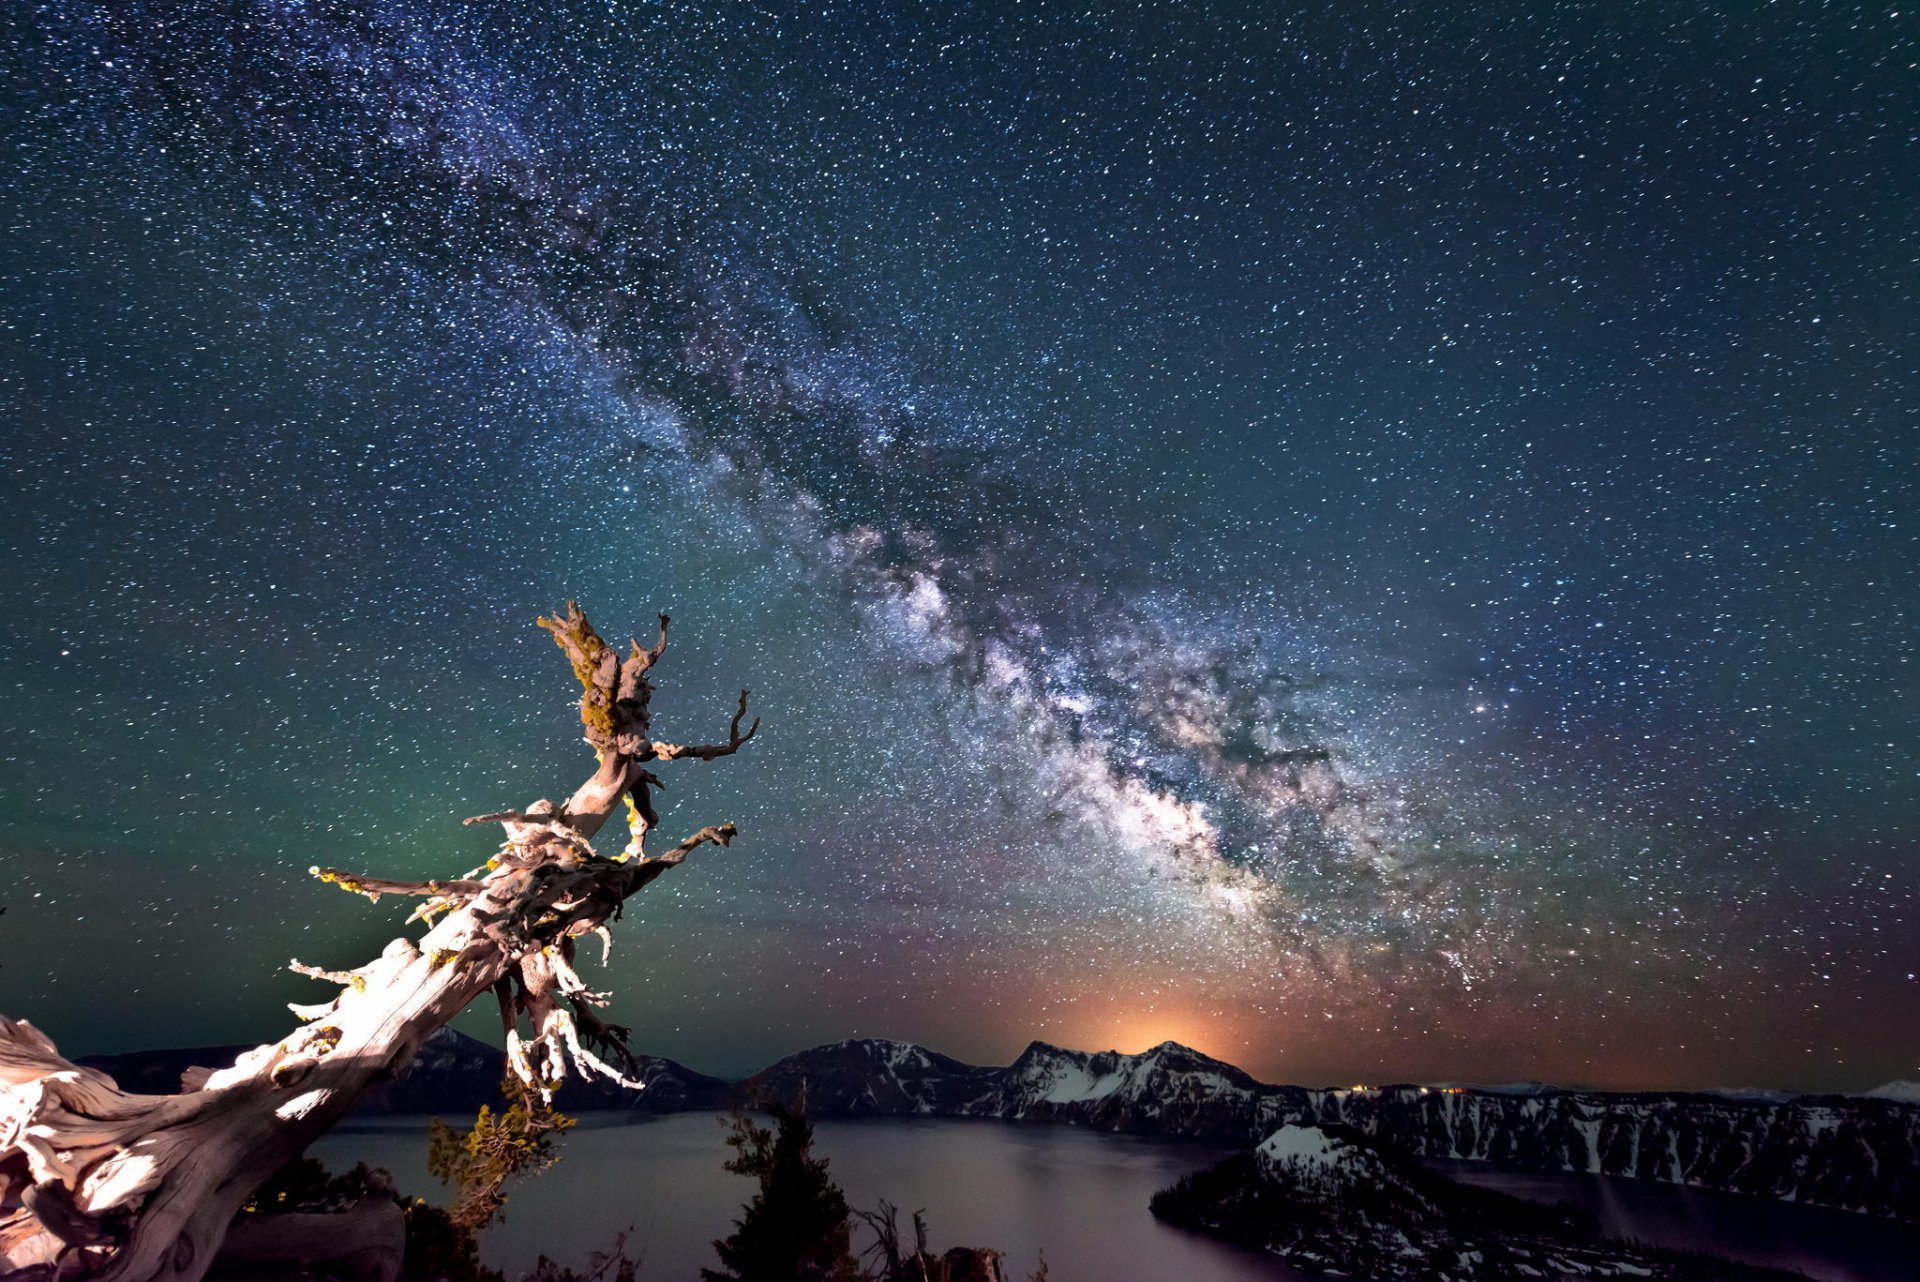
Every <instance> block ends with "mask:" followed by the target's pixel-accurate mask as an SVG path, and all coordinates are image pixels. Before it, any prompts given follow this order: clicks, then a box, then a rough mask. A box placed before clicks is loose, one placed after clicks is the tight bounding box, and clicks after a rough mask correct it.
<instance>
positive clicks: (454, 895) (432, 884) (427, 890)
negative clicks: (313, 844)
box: [307, 865, 487, 903]
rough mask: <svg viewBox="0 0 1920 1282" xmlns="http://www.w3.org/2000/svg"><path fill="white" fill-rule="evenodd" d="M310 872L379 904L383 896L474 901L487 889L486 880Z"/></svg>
mask: <svg viewBox="0 0 1920 1282" xmlns="http://www.w3.org/2000/svg"><path fill="white" fill-rule="evenodd" d="M307 871H308V872H309V873H311V874H313V875H314V876H315V877H318V878H319V879H320V880H321V881H324V882H330V883H331V884H333V885H335V886H338V887H340V889H342V890H344V891H347V892H348V893H349V894H355V895H365V896H366V897H367V898H368V899H370V900H372V901H374V902H376V903H377V902H379V899H380V896H382V895H433V896H435V897H437V898H441V899H471V898H473V897H474V896H475V895H478V894H480V893H482V892H483V891H485V890H486V888H487V883H486V882H484V881H462V880H458V879H456V880H453V881H389V880H387V879H386V878H385V877H362V876H360V875H359V874H358V873H348V872H341V871H340V870H339V869H338V868H321V867H319V866H317V865H316V866H315V867H312V868H309V869H307Z"/></svg>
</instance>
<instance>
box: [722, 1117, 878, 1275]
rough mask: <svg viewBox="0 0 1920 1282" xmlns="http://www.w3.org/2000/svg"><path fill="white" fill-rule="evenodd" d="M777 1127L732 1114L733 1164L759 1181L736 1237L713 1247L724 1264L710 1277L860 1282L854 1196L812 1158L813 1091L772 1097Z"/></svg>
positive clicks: (730, 1142) (734, 1169)
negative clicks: (809, 1105) (792, 1097)
mask: <svg viewBox="0 0 1920 1282" xmlns="http://www.w3.org/2000/svg"><path fill="white" fill-rule="evenodd" d="M766 1107H767V1112H768V1113H769V1114H770V1115H771V1116H772V1118H773V1121H774V1125H775V1129H774V1130H768V1129H767V1128H766V1127H764V1126H758V1125H755V1124H754V1121H753V1119H752V1118H751V1117H749V1116H747V1115H746V1114H744V1113H741V1114H738V1115H736V1116H735V1117H734V1119H733V1133H732V1134H731V1135H729V1136H728V1137H727V1144H728V1146H729V1147H731V1148H732V1149H733V1151H734V1155H733V1156H732V1157H731V1158H729V1159H728V1161H727V1169H728V1170H729V1171H732V1172H733V1173H734V1174H735V1175H745V1176H749V1177H750V1178H752V1179H755V1180H758V1181H759V1182H760V1190H759V1192H757V1193H755V1194H754V1196H753V1200H752V1201H751V1202H749V1203H747V1205H746V1208H745V1211H744V1213H743V1214H742V1215H741V1217H740V1218H739V1219H738V1220H736V1221H734V1232H733V1235H732V1236H731V1237H727V1238H723V1239H720V1240H718V1241H716V1242H714V1244H713V1248H714V1250H715V1251H717V1252H718V1253H719V1255H720V1263H721V1266H722V1267H721V1268H720V1269H717V1270H716V1269H702V1270H700V1276H701V1278H702V1279H703V1282H858V1279H859V1278H860V1276H861V1274H860V1266H859V1264H858V1263H857V1262H856V1261H855V1260H854V1258H853V1251H852V1224H851V1221H850V1216H849V1212H848V1209H847V1199H846V1196H845V1194H843V1193H841V1191H840V1187H839V1185H837V1184H835V1183H834V1182H833V1180H832V1179H831V1178H829V1177H828V1175H827V1163H826V1159H824V1158H816V1157H814V1156H813V1123H812V1122H811V1121H810V1120H808V1118H807V1112H806V1094H805V1092H804V1091H803V1092H802V1093H801V1096H800V1099H799V1101H798V1102H797V1103H796V1104H794V1105H792V1106H788V1105H785V1104H781V1103H777V1102H775V1103H769V1104H768V1105H767V1106H766Z"/></svg>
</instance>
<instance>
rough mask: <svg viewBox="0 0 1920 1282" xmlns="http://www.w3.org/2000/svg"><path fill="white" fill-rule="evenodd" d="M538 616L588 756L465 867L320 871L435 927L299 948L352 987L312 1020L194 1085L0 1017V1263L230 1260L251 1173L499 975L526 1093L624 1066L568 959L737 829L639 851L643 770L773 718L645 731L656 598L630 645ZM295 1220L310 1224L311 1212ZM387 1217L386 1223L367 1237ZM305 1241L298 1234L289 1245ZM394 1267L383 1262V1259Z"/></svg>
mask: <svg viewBox="0 0 1920 1282" xmlns="http://www.w3.org/2000/svg"><path fill="white" fill-rule="evenodd" d="M539 623H540V626H541V627H543V628H545V629H546V630H547V631H548V632H550V633H552V634H553V638H554V640H555V641H556V642H557V643H558V644H559V646H560V648H561V649H562V650H563V651H565V652H566V655H567V658H568V659H569V660H570V661H571V662H572V664H573V672H574V676H575V677H577V678H578V679H579V682H580V687H581V696H580V720H581V722H582V723H583V724H584V725H585V727H586V740H587V743H588V744H589V745H590V746H591V747H592V748H593V750H594V753H595V756H596V757H597V758H598V766H597V768H596V769H595V770H594V772H593V774H592V776H591V777H590V778H588V779H587V781H586V782H585V783H583V784H582V785H581V786H580V787H579V788H578V789H577V790H576V791H575V792H574V794H573V795H572V796H571V797H569V798H568V799H567V800H566V802H565V803H564V804H561V805H555V804H554V803H552V802H551V801H545V800H542V801H537V802H534V803H533V804H532V805H530V806H528V807H527V808H526V809H525V810H524V811H505V812H501V813H498V814H491V815H484V816H481V817H479V818H476V819H469V820H467V822H468V823H470V824H474V823H498V824H500V825H501V826H502V827H503V828H504V829H505V832H506V841H505V843H504V844H502V846H501V847H500V850H499V853H498V854H496V855H495V856H494V857H493V858H492V859H490V860H488V861H487V863H486V865H485V866H484V867H481V868H476V869H474V870H473V871H471V872H469V873H467V874H466V875H464V876H461V877H456V878H451V879H448V880H445V881H390V880H385V879H382V878H377V877H368V876H359V875H356V874H352V873H346V872H341V871H338V870H336V869H331V868H315V869H313V870H312V871H313V873H314V875H315V876H318V877H319V878H321V879H322V880H324V881H327V882H331V883H333V884H335V885H338V886H340V887H342V888H344V889H346V890H349V891H352V892H354V893H356V894H361V895H365V896H366V897H367V898H368V899H369V900H374V901H377V900H378V899H379V898H380V896H382V895H406V896H413V897H416V898H418V899H420V900H421V903H420V905H419V906H418V908H417V909H416V910H415V912H414V913H413V915H412V916H411V917H409V918H408V921H409V922H412V921H415V920H418V919H424V920H426V922H427V923H428V929H427V930H426V932H425V933H424V934H423V935H422V936H421V937H420V938H419V939H418V940H414V939H409V938H405V937H402V938H398V939H395V940H393V941H392V942H391V943H389V944H388V945H387V946H386V949H385V950H384V951H383V952H382V953H381V954H380V956H378V957H376V958H374V959H373V960H372V961H370V962H368V963H367V964H365V965H363V966H360V967H357V968H355V969H353V970H348V971H330V970H324V969H321V968H318V967H312V966H305V965H302V964H301V963H299V962H294V963H293V969H294V970H296V971H298V972H299V973H301V974H303V975H309V976H311V977H313V978H315V979H318V980H321V981H322V982H325V983H330V984H336V985H338V986H339V991H338V992H337V993H336V994H335V995H334V996H333V997H331V998H330V999H328V1000H326V1001H323V1002H320V1003H317V1004H314V1005H296V1006H294V1007H293V1008H292V1009H293V1011H294V1013H295V1014H296V1015H298V1016H299V1017H300V1018H301V1020H302V1021H304V1022H303V1024H302V1025H301V1027H299V1028H297V1029H296V1030H294V1031H293V1032H291V1033H289V1034H288V1035H287V1036H286V1037H284V1038H282V1039H280V1040H279V1041H277V1042H273V1043H270V1044H268V1045H265V1046H259V1047H256V1048H254V1049H253V1050H250V1051H248V1052H246V1053H245V1054H243V1055H241V1056H240V1057H239V1058H238V1059H236V1060H235V1061H234V1063H233V1064H231V1065H229V1066H227V1067H224V1068H220V1069H217V1070H211V1069H193V1070H189V1071H188V1073H187V1074H185V1075H184V1078H183V1081H182V1093H180V1094H178V1095H164V1096H161V1095H131V1094H127V1093H125V1092H123V1091H121V1090H120V1089H119V1088H118V1087H116V1086H115V1085H114V1083H113V1082H112V1080H111V1079H109V1078H108V1077H107V1076H106V1075H105V1074H103V1073H100V1072H97V1071H95V1070H92V1069H87V1068H81V1067H79V1066H77V1065H75V1064H72V1063H69V1062H68V1061H67V1060H65V1059H63V1058H61V1056H60V1055H59V1053H58V1052H57V1051H56V1050H55V1049H54V1045H53V1043H52V1042H51V1041H50V1040H49V1039H48V1038H47V1037H46V1036H45V1035H44V1034H42V1033H41V1032H39V1031H38V1030H37V1029H35V1028H33V1027H32V1026H31V1025H30V1024H28V1023H26V1022H25V1021H24V1020H22V1021H17V1022H16V1021H12V1020H8V1019H6V1018H4V1017H0V1274H6V1273H8V1272H9V1270H23V1271H25V1276H28V1277H34V1276H38V1277H41V1278H45V1279H55V1278H103V1279H116V1280H118V1282H157V1280H160V1279H166V1280H168V1282H173V1280H178V1282H192V1280H193V1279H198V1278H200V1277H202V1276H203V1275H205V1274H206V1273H207V1271H208V1270H209V1268H210V1267H213V1266H215V1265H216V1263H217V1262H219V1260H218V1257H219V1256H220V1252H221V1247H222V1243H223V1242H224V1241H225V1240H226V1239H227V1231H228V1228H229V1226H230V1225H231V1224H232V1223H233V1220H234V1216H235V1214H236V1213H237V1212H238V1211H239V1210H240V1208H241V1206H242V1205H243V1204H244V1203H245V1201H246V1200H247V1198H248V1196H249V1195H250V1194H251V1193H252V1192H253V1190H254V1189H255V1188H257V1187H258V1186H259V1185H260V1183H261V1182H262V1181H263V1180H265V1179H266V1178H267V1176H269V1175H270V1174H272V1173H273V1172H274V1171H275V1170H277V1169H278V1168H279V1167H280V1166H281V1165H282V1164H283V1163H285V1162H286V1161H287V1160H289V1159H290V1158H292V1157H294V1156H295V1155H297V1154H298V1153H300V1152H301V1150H303V1149H304V1148H306V1146H307V1145H308V1143H309V1142H310V1141H312V1140H313V1139H314V1138H315V1137H316V1136H318V1135H320V1134H321V1133H322V1132H324V1131H325V1130H326V1129H327V1128H328V1127H330V1126H331V1125H332V1124H333V1123H334V1122H335V1121H336V1120H337V1119H338V1118H339V1117H340V1116H341V1115H342V1114H343V1113H345V1112H346V1111H347V1110H348V1108H349V1107H350V1106H351V1105H352V1104H353V1102H354V1100H355V1098H356V1097H357V1096H359V1095H360V1093H361V1092H362V1091H363V1090H365V1089H366V1088H367V1087H368V1086H370V1085H372V1084H374V1083H375V1082H377V1081H380V1080H383V1079H385V1078H388V1077H391V1076H392V1075H393V1074H395V1073H397V1072H398V1071H399V1070H401V1069H402V1068H404V1067H406V1065H407V1064H408V1063H410V1062H411V1061H412V1059H413V1056H414V1054H415V1053H416V1052H417V1051H418V1050H419V1047H420V1044H421V1043H422V1042H423V1041H425V1040H426V1038H427V1037H428V1035H429V1034H431V1033H432V1032H433V1031H434V1030H435V1029H437V1028H439V1027H440V1026H441V1025H442V1024H444V1023H446V1022H447V1020H449V1019H451V1018H452V1017H453V1016H454V1015H456V1014H457V1013H459V1012H460V1011H461V1010H463V1009H464V1008H465V1007H466V1006H467V1004H468V1003H469V1002H471V1001H473V1000H474V999H475V998H476V997H479V996H480V995H481V994H483V993H486V992H488V991H491V992H493V993H494V995H495V996H496V997H497V998H498V999H499V1002H500V1011H501V1018H502V1021H503V1023H504V1024H505V1027H506V1033H507V1050H508V1056H509V1061H510V1063H511V1064H512V1066H513V1069H514V1071H515V1072H517V1073H518V1074H519V1075H520V1077H521V1078H522V1079H523V1080H524V1081H526V1082H527V1083H528V1084H529V1085H530V1086H531V1087H532V1088H533V1089H534V1090H536V1091H538V1092H540V1093H541V1094H543V1095H547V1094H550V1093H551V1091H552V1090H553V1088H554V1087H555V1086H557V1085H558V1084H559V1082H560V1081H561V1080H562V1079H563V1078H564V1077H565V1076H566V1075H567V1073H568V1071H569V1065H571V1066H572V1067H573V1069H575V1070H577V1071H579V1072H580V1073H583V1074H601V1075H604V1076H608V1077H612V1078H614V1079H616V1080H625V1075H626V1073H627V1072H628V1071H630V1066H631V1063H632V1060H631V1057H630V1055H629V1053H628V1051H627V1048H626V1030H625V1029H623V1028H620V1027H618V1026H617V1025H613V1024H609V1023H606V1022H604V1021H603V1020H601V1019H600V1017H599V1015H598V1014H597V1009H598V1008H599V1007H601V1006H603V1005H604V1004H605V1002H606V1000H607V996H606V994H604V993H599V992H595V991H593V990H592V989H591V988H589V987H588V986H587V984H586V983H585V982H584V981H583V980H582V979H581V978H580V976H579V975H578V974H577V973H576V972H575V970H574V951H575V948H576V946H577V945H578V943H579V941H580V939H581V938H582V937H583V936H586V935H599V936H600V937H601V939H602V942H603V945H606V946H610V944H611V936H610V935H608V933H607V926H608V924H609V923H611V922H613V921H615V920H617V919H618V918H619V916H620V912H621V905H622V904H623V903H625V901H626V899H627V897H628V896H630V895H632V894H634V893H635V892H637V891H639V890H640V889H641V888H642V887H644V886H646V885H647V884H648V883H649V882H651V881H653V880H654V879H655V878H657V877H659V876H660V875H661V874H662V873H664V872H666V871H667V870H668V869H670V868H673V867H675V866H676V865H678V864H679V863H680V862H681V861H683V860H684V859H686V857H687V856H688V855H689V854H691V853H693V851H694V850H696V849H698V848H699V847H700V846H702V845H705V844H707V843H710V842H711V843H715V844H718V845H722V846H724V845H727V844H728V843H729V842H731V841H732V839H733V835H734V828H733V825H732V824H730V823H729V824H721V825H720V826H718V827H709V828H702V829H700V830H699V831H698V832H696V833H694V834H693V835H692V836H690V837H688V838H686V839H685V840H684V841H682V842H680V843H679V844H678V845H676V846H674V847H673V848H672V849H670V850H668V851H666V852H664V853H662V854H657V855H649V854H647V853H646V852H645V850H644V845H645V843H646V839H647V836H648V833H649V832H650V831H651V830H652V829H653V827H654V826H655V825H656V824H657V823H658V822H659V814H658V812H657V811H656V810H655V808H654V805H653V801H652V793H653V790H654V789H655V788H658V787H659V786H660V780H659V778H658V776H656V775H654V774H653V773H652V771H651V769H650V767H652V766H654V765H656V764H658V763H660V762H667V761H677V760H681V759H684V758H689V757H691V758H694V759H696V760H700V761H712V760H714V759H716V758H719V757H725V756H729V755H731V754H732V753H734V752H737V751H738V750H739V749H740V746H741V745H742V744H744V743H746V742H747V741H748V740H749V739H751V738H752V737H753V734H754V731H755V730H757V729H759V725H760V723H759V721H758V720H757V719H756V720H755V721H754V722H753V724H752V725H749V726H748V727H747V728H746V729H744V730H742V729H741V722H742V720H743V719H744V718H745V716H746V710H747V692H746V691H744V690H742V691H741V692H740V702H739V706H738V709H737V710H736V711H735V712H734V714H733V721H732V724H731V726H730V727H729V729H728V733H727V737H726V739H725V740H724V741H723V742H719V743H707V744H679V743H668V742H665V741H662V740H657V739H654V738H653V736H652V713H651V709H650V706H649V704H650V700H651V697H652V695H653V691H654V687H653V685H652V683H651V682H650V681H649V680H648V674H649V672H650V671H651V670H652V668H653V665H654V664H655V663H656V662H657V661H658V660H659V658H660V656H661V653H662V652H663V651H664V650H665V649H666V644H667V616H666V615H664V614H663V615H661V616H660V635H659V639H658V640H657V641H656V642H655V643H654V644H653V645H652V646H650V647H643V646H642V645H641V644H640V643H639V642H638V641H634V642H633V643H632V646H631V649H630V650H629V652H628V653H627V654H626V655H625V656H622V655H621V654H620V653H619V652H618V651H617V650H615V649H614V648H613V647H612V646H610V645H608V644H607V643H606V642H605V641H603V640H602V639H601V638H600V636H599V634H598V633H596V632H595V631H594V629H593V627H592V625H591V624H590V623H589V622H588V621H587V617H586V615H585V614H583V613H582V612H581V611H580V608H579V606H577V605H576V604H574V603H573V602H571V601H569V602H568V603H567V608H566V611H565V613H563V614H560V615H558V616H556V617H554V618H543V619H541V620H539ZM622 810H624V812H625V819H626V825H627V832H628V841H627V843H626V847H625V849H623V850H622V851H621V852H620V853H618V854H616V855H613V856H611V857H608V856H603V855H601V854H599V853H597V852H596V851H595V849H594V846H593V838H594V835H595V834H596V833H598V832H599V831H600V829H601V827H602V826H603V825H604V824H605V823H606V822H607V820H608V819H609V818H611V817H613V816H614V815H615V813H616V812H620V811H622ZM396 1214H397V1211H396ZM286 1218H288V1219H289V1220H293V1219H296V1218H303V1217H286ZM304 1218H311V1217H304ZM349 1218H350V1217H348V1216H342V1217H339V1219H340V1227H341V1229H342V1231H343V1232H346V1231H349V1229H350V1228H351V1227H352V1226H350V1225H349V1223H348V1221H349ZM360 1218H362V1219H366V1218H367V1216H366V1215H365V1214H364V1213H363V1214H362V1215H361V1217H360ZM289 1227H290V1228H298V1229H299V1230H300V1232H301V1233H304V1234H306V1235H307V1237H308V1238H312V1237H314V1236H315V1235H314V1234H313V1232H312V1226H311V1225H308V1224H305V1223H302V1224H300V1225H297V1226H293V1225H290V1226H289ZM263 1229H264V1226H263V1225H262V1224H261V1222H260V1221H257V1220H250V1221H249V1222H248V1225H247V1232H246V1233H245V1234H242V1235H236V1240H237V1239H238V1238H239V1237H245V1238H246V1239H247V1242H246V1248H245V1252H244V1258H245V1264H244V1265H241V1267H242V1268H248V1267H253V1268H257V1267H258V1265H259V1262H260V1261H261V1259H263V1258H264V1257H265V1256H266V1255H270V1254H271V1252H270V1249H269V1248H268V1246H267V1245H266V1244H263V1242H262V1241H261V1239H262V1237H263V1236H267V1237H270V1236H271V1233H270V1232H263ZM391 1232H392V1223H391V1222H387V1223H384V1224H382V1225H381V1226H379V1227H378V1228H377V1230H375V1231H373V1233H372V1236H373V1237H376V1238H377V1237H379V1235H380V1234H389V1235H390V1234H391ZM295 1236H297V1235H295ZM345 1245H348V1246H350V1245H351V1242H348V1243H345ZM342 1246H343V1243H342V1241H341V1240H340V1239H339V1237H338V1236H337V1235H336V1236H335V1237H334V1238H333V1239H332V1240H331V1241H330V1242H329V1244H328V1248H329V1249H331V1250H334V1251H335V1252H336V1253H337V1254H345V1253H346V1252H343V1251H341V1247H342ZM302 1249H303V1248H301V1247H299V1246H297V1245H294V1244H292V1243H291V1242H290V1243H289V1252H290V1253H291V1254H292V1255H295V1256H298V1255H299V1253H300V1251H301V1250H302ZM388 1254H391V1251H390V1250H389V1252H388ZM234 1263H236V1264H239V1263H240V1261H239V1260H235V1261H234ZM392 1267H397V1259H395V1260H394V1261H393V1263H392ZM382 1272H389V1270H387V1269H385V1268H375V1269H374V1270H372V1273H373V1275H378V1274H379V1273H382ZM389 1275H390V1273H389Z"/></svg>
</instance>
